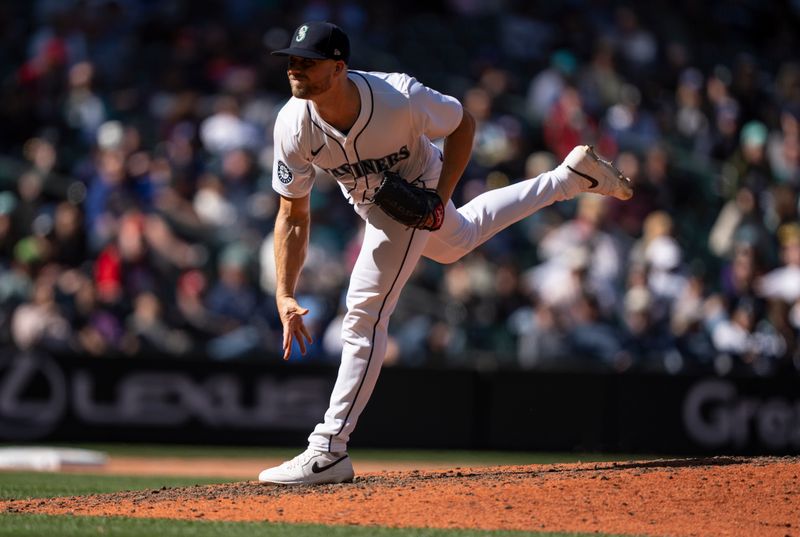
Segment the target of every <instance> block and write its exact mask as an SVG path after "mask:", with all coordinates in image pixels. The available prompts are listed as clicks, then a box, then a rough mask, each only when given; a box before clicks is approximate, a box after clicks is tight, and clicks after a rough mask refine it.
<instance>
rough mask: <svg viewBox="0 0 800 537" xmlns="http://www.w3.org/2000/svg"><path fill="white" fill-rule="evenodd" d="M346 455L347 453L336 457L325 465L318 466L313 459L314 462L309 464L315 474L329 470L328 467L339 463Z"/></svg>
mask: <svg viewBox="0 0 800 537" xmlns="http://www.w3.org/2000/svg"><path fill="white" fill-rule="evenodd" d="M347 457H348V456H347V455H344V456H342V457H339V458H338V459H336V460H335V461H333V462H332V463H330V464H326V465H325V466H320V465H319V462H317V461H314V464H312V465H311V471H312V472H314V473H315V474H320V473H322V472H324V471H325V470H329V469H330V468H333V467H334V466H336V465H337V464H339V463H340V462H342V461H343V460H345V459H346V458H347Z"/></svg>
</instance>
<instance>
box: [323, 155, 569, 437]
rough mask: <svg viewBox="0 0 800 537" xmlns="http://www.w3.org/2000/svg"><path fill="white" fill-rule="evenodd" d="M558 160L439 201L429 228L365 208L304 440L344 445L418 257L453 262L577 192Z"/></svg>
mask: <svg viewBox="0 0 800 537" xmlns="http://www.w3.org/2000/svg"><path fill="white" fill-rule="evenodd" d="M567 179H568V177H567V172H566V170H565V169H563V168H562V167H559V168H556V169H555V170H552V171H549V172H545V173H543V174H541V175H539V176H537V177H535V178H533V179H528V180H526V181H521V182H519V183H515V184H512V185H509V186H507V187H504V188H500V189H497V190H492V191H489V192H486V193H484V194H481V195H480V196H478V197H476V198H475V199H473V200H472V201H470V202H469V203H467V204H466V205H464V206H463V207H461V208H459V209H456V207H455V205H453V202H452V201H451V202H449V203H448V204H447V208H446V210H445V218H444V224H443V225H442V228H441V229H439V230H437V231H435V232H432V233H431V232H428V231H421V230H416V229H407V228H406V227H405V226H403V225H402V224H400V223H398V222H396V221H394V220H393V219H392V218H390V217H389V216H387V215H386V213H384V212H383V211H381V210H380V209H379V208H377V207H374V208H373V209H372V210H370V211H369V213H368V215H367V224H366V230H365V232H364V241H363V243H362V246H361V252H360V254H359V256H358V259H357V260H356V264H355V267H354V268H353V273H352V275H351V278H350V287H349V289H348V291H347V313H346V315H345V318H344V324H343V326H342V341H343V350H342V361H341V364H340V366H339V373H338V376H337V379H336V384H335V385H334V387H333V392H332V394H331V399H330V406H329V407H328V410H327V412H326V413H325V419H324V421H323V422H322V423H320V424H319V425H317V427H316V428H315V429H314V432H313V433H312V434H311V436H309V439H308V440H309V447H311V448H313V449H317V450H320V451H334V452H338V451H345V450H346V449H347V442H348V440H349V439H350V434H351V433H352V432H353V429H355V426H356V422H357V421H358V417H359V416H360V415H361V412H362V411H363V410H364V407H365V406H366V404H367V401H368V400H369V398H370V396H371V395H372V390H373V388H374V387H375V383H376V382H377V380H378V374H379V372H380V369H381V365H382V363H383V357H384V354H385V352H386V342H387V334H388V326H389V317H390V316H391V314H392V312H393V311H394V308H395V306H396V305H397V300H398V298H399V296H400V291H401V290H402V289H403V286H404V285H405V283H406V281H408V278H409V277H410V276H411V273H412V272H413V271H414V267H415V266H416V264H417V261H418V260H419V258H420V256H422V255H424V256H425V257H428V258H430V259H433V260H434V261H437V262H440V263H453V262H454V261H457V260H458V259H460V258H461V257H463V256H464V255H465V254H467V253H468V252H470V251H471V250H473V249H474V248H475V247H477V246H478V245H480V244H482V243H483V242H485V241H486V240H488V239H490V238H491V237H492V236H493V235H495V234H496V233H497V232H499V231H501V230H503V229H505V228H506V227H508V226H510V225H511V224H513V223H515V222H518V221H519V220H522V219H523V218H525V217H527V216H530V215H531V214H533V213H534V212H536V211H538V210H539V209H541V208H543V207H546V206H548V205H550V204H552V203H554V202H556V201H561V200H565V199H569V198H571V197H573V196H575V195H577V194H578V192H579V188H578V187H577V186H576V185H573V184H571V182H570V181H568V180H567Z"/></svg>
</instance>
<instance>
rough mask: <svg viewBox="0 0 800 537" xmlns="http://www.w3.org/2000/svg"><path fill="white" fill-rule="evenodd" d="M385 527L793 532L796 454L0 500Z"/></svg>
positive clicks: (34, 506)
mask: <svg viewBox="0 0 800 537" xmlns="http://www.w3.org/2000/svg"><path fill="white" fill-rule="evenodd" d="M3 511H5V512H17V513H48V514H65V513H69V514H75V515H108V516H132V517H163V518H183V519H207V520H249V521H271V522H306V523H322V524H338V525H348V524H356V525H377V526H392V527H435V528H473V529H504V530H529V531H572V532H595V531H599V532H604V533H619V534H640V535H641V534H646V535H651V536H660V535H664V536H667V535H668V536H687V537H688V536H714V537H720V536H749V537H760V536H764V537H767V536H769V537H773V536H774V537H786V536H792V537H800V457H790V458H744V457H715V458H705V459H670V460H656V461H643V462H624V463H620V462H617V463H591V464H557V465H534V466H505V467H494V468H456V469H453V470H448V471H403V472H384V473H379V474H365V475H363V476H360V477H357V478H356V481H355V482H354V483H351V484H343V485H326V486H317V487H277V486H272V485H261V484H258V483H254V482H246V483H231V484H223V485H207V486H195V487H185V488H162V489H158V490H148V491H134V492H121V493H116V494H101V495H96V496H87V497H71V498H53V499H42V500H28V501H10V502H0V512H3Z"/></svg>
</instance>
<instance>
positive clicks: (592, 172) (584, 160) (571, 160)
mask: <svg viewBox="0 0 800 537" xmlns="http://www.w3.org/2000/svg"><path fill="white" fill-rule="evenodd" d="M564 166H566V167H567V169H568V170H569V171H570V172H572V173H573V174H575V176H576V179H577V180H578V181H579V183H580V185H581V191H583V192H594V193H595V194H602V195H604V196H614V197H615V198H617V199H620V200H628V199H631V197H632V196H633V187H632V186H631V180H630V179H628V178H627V177H625V176H624V175H623V174H622V172H621V171H619V170H618V169H617V168H616V167H615V166H614V165H613V164H611V163H610V162H608V161H605V160H603V159H601V158H600V157H598V156H597V153H595V152H594V148H593V147H592V146H590V145H578V146H575V149H573V150H572V151H570V152H569V155H567V158H565V159H564Z"/></svg>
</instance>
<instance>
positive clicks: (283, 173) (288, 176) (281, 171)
mask: <svg viewBox="0 0 800 537" xmlns="http://www.w3.org/2000/svg"><path fill="white" fill-rule="evenodd" d="M278 180H279V181H280V182H281V183H283V184H284V185H288V184H289V183H291V182H292V170H290V169H289V166H287V165H286V164H284V163H283V161H282V160H279V161H278Z"/></svg>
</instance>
